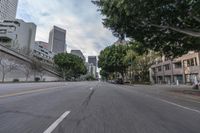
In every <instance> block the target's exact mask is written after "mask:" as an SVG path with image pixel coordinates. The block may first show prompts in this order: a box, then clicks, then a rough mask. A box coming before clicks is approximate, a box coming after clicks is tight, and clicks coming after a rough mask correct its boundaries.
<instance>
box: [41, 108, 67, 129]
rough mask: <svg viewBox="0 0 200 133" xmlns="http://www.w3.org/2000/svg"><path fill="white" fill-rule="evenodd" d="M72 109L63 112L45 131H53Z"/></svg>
mask: <svg viewBox="0 0 200 133" xmlns="http://www.w3.org/2000/svg"><path fill="white" fill-rule="evenodd" d="M69 113H70V111H66V112H65V113H64V114H62V115H61V116H60V117H59V118H58V119H57V120H56V121H55V122H54V123H53V124H51V126H50V127H49V128H48V129H47V130H45V131H44V132H43V133H52V132H53V131H54V130H55V129H56V127H57V126H58V125H59V124H60V123H61V122H62V121H63V120H64V119H65V118H66V117H67V116H68V115H69Z"/></svg>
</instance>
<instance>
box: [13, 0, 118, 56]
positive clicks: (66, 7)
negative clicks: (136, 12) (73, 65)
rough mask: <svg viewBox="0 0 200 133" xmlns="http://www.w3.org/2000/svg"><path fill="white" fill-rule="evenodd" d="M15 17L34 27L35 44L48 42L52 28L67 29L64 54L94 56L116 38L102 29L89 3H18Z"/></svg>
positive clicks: (59, 0) (41, 0) (72, 0)
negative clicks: (35, 31) (79, 52)
mask: <svg viewBox="0 0 200 133" xmlns="http://www.w3.org/2000/svg"><path fill="white" fill-rule="evenodd" d="M17 18H18V19H23V20H24V21H26V22H33V23H35V24H36V25H37V33H36V41H45V42H48V38H49V31H50V30H51V29H52V27H53V26H54V25H56V26H59V27H61V28H64V29H66V30H67V35H66V43H67V51H68V52H70V50H71V49H76V50H77V49H79V50H81V51H82V52H83V54H84V55H85V56H90V55H98V54H99V52H100V51H101V50H103V49H104V48H105V47H106V46H109V45H111V44H113V43H114V42H115V41H116V40H117V39H116V38H115V37H114V36H113V35H112V33H111V31H109V30H108V29H106V28H104V27H103V24H102V16H101V15H100V12H97V7H96V6H95V5H93V4H92V3H91V0H19V4H18V11H17Z"/></svg>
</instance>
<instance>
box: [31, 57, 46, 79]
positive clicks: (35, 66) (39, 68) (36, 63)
mask: <svg viewBox="0 0 200 133" xmlns="http://www.w3.org/2000/svg"><path fill="white" fill-rule="evenodd" d="M42 66H43V65H42V63H41V62H40V61H38V60H36V59H32V64H31V69H32V70H33V75H34V79H35V78H36V74H37V72H41V71H43V67H42Z"/></svg>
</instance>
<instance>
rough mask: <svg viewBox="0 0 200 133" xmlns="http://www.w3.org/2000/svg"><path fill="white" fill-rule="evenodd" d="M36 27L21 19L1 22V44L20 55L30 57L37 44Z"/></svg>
mask: <svg viewBox="0 0 200 133" xmlns="http://www.w3.org/2000/svg"><path fill="white" fill-rule="evenodd" d="M35 34H36V25H35V24H34V23H27V22H24V21H23V20H20V19H15V20H4V21H3V22H0V43H1V44H2V45H4V46H6V47H8V48H11V49H13V50H15V51H17V52H19V53H22V54H26V55H29V54H30V52H31V48H32V46H33V45H34V43H35Z"/></svg>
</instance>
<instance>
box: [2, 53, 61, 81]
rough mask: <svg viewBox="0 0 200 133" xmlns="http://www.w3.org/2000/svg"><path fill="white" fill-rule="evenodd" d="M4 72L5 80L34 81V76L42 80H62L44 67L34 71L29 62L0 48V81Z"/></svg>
mask: <svg viewBox="0 0 200 133" xmlns="http://www.w3.org/2000/svg"><path fill="white" fill-rule="evenodd" d="M3 72H4V73H5V80H4V81H5V82H10V81H13V80H14V79H18V80H19V81H34V79H35V77H38V78H40V79H41V80H42V81H59V80H62V79H61V78H60V77H59V75H57V74H55V73H53V72H49V71H47V70H45V69H42V70H41V71H36V70H34V69H33V68H32V64H31V62H27V60H26V61H25V60H23V59H20V58H18V57H17V56H13V55H11V54H9V53H6V52H3V51H1V50H0V82H2V79H3Z"/></svg>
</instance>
